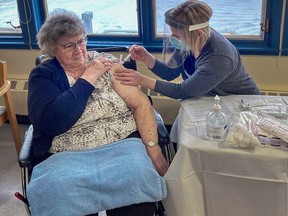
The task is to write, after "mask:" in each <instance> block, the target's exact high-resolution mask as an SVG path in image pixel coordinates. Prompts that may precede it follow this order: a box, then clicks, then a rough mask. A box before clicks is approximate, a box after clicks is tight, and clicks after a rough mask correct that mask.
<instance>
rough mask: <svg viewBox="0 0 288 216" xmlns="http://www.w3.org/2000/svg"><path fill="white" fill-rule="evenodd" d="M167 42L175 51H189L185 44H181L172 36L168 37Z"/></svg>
mask: <svg viewBox="0 0 288 216" xmlns="http://www.w3.org/2000/svg"><path fill="white" fill-rule="evenodd" d="M169 41H170V43H171V45H172V46H173V47H174V48H175V49H178V50H180V51H184V52H186V51H189V50H191V49H190V47H189V46H188V45H187V44H186V43H184V42H182V41H181V40H179V39H178V38H176V37H174V36H170V37H169Z"/></svg>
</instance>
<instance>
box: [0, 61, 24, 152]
mask: <svg viewBox="0 0 288 216" xmlns="http://www.w3.org/2000/svg"><path fill="white" fill-rule="evenodd" d="M10 87H11V82H10V81H9V80H8V72H7V62H5V61H1V60H0V97H2V96H3V98H4V102H5V106H0V126H1V125H3V124H4V123H5V122H6V121H9V123H10V126H11V131H12V135H13V139H14V142H15V147H16V152H17V155H18V156H19V153H20V150H21V146H22V141H21V136H20V132H19V127H18V123H17V119H16V115H15V111H14V106H13V101H12V96H11V92H10Z"/></svg>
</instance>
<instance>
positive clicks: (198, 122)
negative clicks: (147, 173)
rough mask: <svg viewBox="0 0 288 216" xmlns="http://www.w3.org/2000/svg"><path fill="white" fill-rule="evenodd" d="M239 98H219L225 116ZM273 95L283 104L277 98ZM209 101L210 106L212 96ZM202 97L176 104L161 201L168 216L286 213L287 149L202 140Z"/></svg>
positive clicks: (237, 105)
mask: <svg viewBox="0 0 288 216" xmlns="http://www.w3.org/2000/svg"><path fill="white" fill-rule="evenodd" d="M242 97H244V96H242ZM245 97H247V99H251V100H255V99H258V98H262V96H253V97H252V96H249V97H248V96H245ZM239 98H241V96H228V97H222V98H221V99H222V101H223V102H224V104H223V107H224V109H227V110H226V112H227V113H228V116H229V115H230V114H232V113H234V112H238V111H241V104H240V103H239V101H240V99H239ZM274 98H275V99H273V101H274V100H276V102H277V100H278V99H279V103H280V102H283V101H282V100H281V99H282V98H281V97H274ZM265 99H269V100H270V99H271V98H270V97H265ZM208 100H212V101H211V102H212V104H213V98H210V99H208ZM201 101H202V102H204V104H205V103H206V102H207V100H206V99H201V100H200V101H199V103H195V101H192V100H186V101H183V102H182V106H181V108H180V112H179V121H178V129H177V130H178V136H177V139H178V143H179V149H178V151H177V154H176V155H175V157H174V159H173V161H172V164H171V165H170V168H169V170H168V172H167V173H166V175H165V179H166V181H167V185H168V197H167V198H166V199H165V200H164V201H163V204H164V207H165V209H166V212H167V215H168V216H194V215H195V216H204V215H205V216H206V215H208V216H287V215H288V184H287V183H288V178H287V171H288V152H285V151H281V150H278V149H274V148H272V147H260V146H259V147H257V148H255V149H237V148H232V147H230V146H226V145H225V144H224V143H223V142H215V141H213V142H212V141H208V140H205V139H204V131H205V121H203V118H204V117H205V115H203V116H202V114H204V113H205V112H206V111H205V109H203V110H204V111H203V113H198V111H197V109H199V111H201V110H202V108H201ZM274 102H275V101H274ZM195 106H196V108H195ZM197 106H199V107H197ZM202 106H203V107H207V106H204V105H203V104H202ZM193 107H194V108H195V109H194V111H193ZM229 112H230V114H229ZM191 118H194V119H191Z"/></svg>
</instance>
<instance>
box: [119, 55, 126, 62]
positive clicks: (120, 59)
mask: <svg viewBox="0 0 288 216" xmlns="http://www.w3.org/2000/svg"><path fill="white" fill-rule="evenodd" d="M124 62H125V60H124ZM124 62H122V55H120V58H119V64H122V63H124Z"/></svg>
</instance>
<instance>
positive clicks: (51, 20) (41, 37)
mask: <svg viewBox="0 0 288 216" xmlns="http://www.w3.org/2000/svg"><path fill="white" fill-rule="evenodd" d="M77 35H83V36H84V37H86V31H85V27H84V23H83V21H82V20H81V19H80V17H79V16H78V15H77V14H76V13H74V12H72V11H67V10H65V9H55V10H54V11H52V12H51V13H50V15H49V17H48V18H47V19H46V21H45V22H44V24H43V25H42V26H41V28H40V30H39V32H38V34H37V40H38V46H39V47H40V49H41V53H42V54H45V55H48V56H51V57H52V56H54V53H55V48H56V44H57V41H58V40H59V39H60V38H62V37H68V38H71V37H74V36H77Z"/></svg>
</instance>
